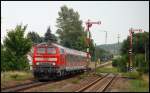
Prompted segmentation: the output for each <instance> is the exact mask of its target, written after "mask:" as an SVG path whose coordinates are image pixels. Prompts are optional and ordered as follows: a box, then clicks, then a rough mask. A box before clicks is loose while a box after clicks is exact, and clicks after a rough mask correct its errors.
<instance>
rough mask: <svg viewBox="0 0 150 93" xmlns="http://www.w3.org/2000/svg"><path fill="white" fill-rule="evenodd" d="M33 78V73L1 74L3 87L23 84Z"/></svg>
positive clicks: (11, 72) (13, 72) (9, 72)
mask: <svg viewBox="0 0 150 93" xmlns="http://www.w3.org/2000/svg"><path fill="white" fill-rule="evenodd" d="M31 78H33V75H32V73H31V72H25V71H7V72H1V87H8V86H12V85H16V84H21V83H23V81H24V80H28V79H31Z"/></svg>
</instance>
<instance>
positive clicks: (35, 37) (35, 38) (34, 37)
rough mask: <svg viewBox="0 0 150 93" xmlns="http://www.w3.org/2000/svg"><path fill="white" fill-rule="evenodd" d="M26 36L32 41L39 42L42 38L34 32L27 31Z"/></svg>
mask: <svg viewBox="0 0 150 93" xmlns="http://www.w3.org/2000/svg"><path fill="white" fill-rule="evenodd" d="M27 38H30V39H31V40H32V42H33V43H41V42H42V41H43V40H42V38H41V37H40V36H39V35H38V33H36V32H33V31H32V32H29V33H28V34H27Z"/></svg>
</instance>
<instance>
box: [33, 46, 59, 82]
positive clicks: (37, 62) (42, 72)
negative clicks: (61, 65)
mask: <svg viewBox="0 0 150 93" xmlns="http://www.w3.org/2000/svg"><path fill="white" fill-rule="evenodd" d="M57 63H58V51H57V47H54V46H52V45H47V44H39V45H36V46H34V53H33V74H34V77H35V78H37V79H39V80H42V79H51V78H54V77H55V76H56V74H57V68H58V65H57Z"/></svg>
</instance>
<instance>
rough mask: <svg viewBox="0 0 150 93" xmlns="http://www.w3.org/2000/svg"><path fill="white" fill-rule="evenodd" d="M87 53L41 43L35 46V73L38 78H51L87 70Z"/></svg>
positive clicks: (53, 44)
mask: <svg viewBox="0 0 150 93" xmlns="http://www.w3.org/2000/svg"><path fill="white" fill-rule="evenodd" d="M86 65H87V53H86V52H81V51H77V50H74V49H69V48H66V47H63V46H61V45H58V44H55V43H51V44H46V43H41V44H38V45H35V46H34V53H33V74H34V77H35V78H37V79H39V80H40V79H49V78H56V77H61V76H65V75H68V74H71V73H76V72H83V71H85V70H86Z"/></svg>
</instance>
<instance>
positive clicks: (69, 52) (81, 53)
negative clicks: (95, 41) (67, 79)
mask: <svg viewBox="0 0 150 93" xmlns="http://www.w3.org/2000/svg"><path fill="white" fill-rule="evenodd" d="M52 45H54V46H56V47H59V48H61V49H64V50H65V51H66V53H68V54H74V55H81V56H84V57H86V56H87V54H86V52H82V51H78V50H75V49H70V48H66V47H63V46H61V45H58V44H56V43H52Z"/></svg>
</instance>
